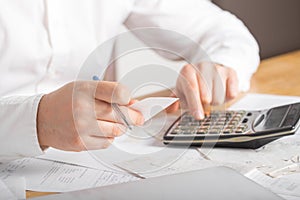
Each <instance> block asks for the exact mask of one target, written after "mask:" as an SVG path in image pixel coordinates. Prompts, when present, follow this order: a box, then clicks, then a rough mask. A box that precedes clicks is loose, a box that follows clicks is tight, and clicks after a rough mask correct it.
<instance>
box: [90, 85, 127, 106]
mask: <svg viewBox="0 0 300 200" xmlns="http://www.w3.org/2000/svg"><path fill="white" fill-rule="evenodd" d="M95 98H96V99H98V100H101V101H105V102H107V103H117V104H119V105H128V104H129V102H130V99H131V98H130V92H129V90H128V89H127V88H126V87H125V86H124V85H121V84H119V83H117V82H109V81H98V82H97V88H96V92H95Z"/></svg>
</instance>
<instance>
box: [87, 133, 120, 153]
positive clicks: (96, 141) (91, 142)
mask: <svg viewBox="0 0 300 200" xmlns="http://www.w3.org/2000/svg"><path fill="white" fill-rule="evenodd" d="M113 141H114V138H106V137H96V136H91V137H88V138H87V139H85V141H84V145H85V150H98V149H106V148H108V147H109V146H110V145H111V144H112V143H113Z"/></svg>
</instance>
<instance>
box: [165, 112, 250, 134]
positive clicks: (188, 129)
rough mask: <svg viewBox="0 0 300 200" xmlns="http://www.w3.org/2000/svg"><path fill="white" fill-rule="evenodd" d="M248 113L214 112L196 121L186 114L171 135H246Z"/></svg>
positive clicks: (247, 130)
mask: <svg viewBox="0 0 300 200" xmlns="http://www.w3.org/2000/svg"><path fill="white" fill-rule="evenodd" d="M248 116H251V114H249V113H247V112H246V111H226V112H220V111H219V112H217V111H215V112H212V113H211V114H210V115H209V116H206V117H205V118H204V119H203V120H196V119H195V118H194V117H193V116H191V115H190V114H189V113H184V114H183V115H182V116H181V118H180V120H179V122H178V123H177V127H175V128H173V129H172V131H171V132H170V133H169V134H171V135H174V136H175V135H205V134H206V135H216V134H221V135H222V134H224V135H226V134H244V133H247V132H249V128H250V127H249V125H248V123H247V122H248V118H247V117H248Z"/></svg>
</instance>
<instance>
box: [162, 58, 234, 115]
mask: <svg viewBox="0 0 300 200" xmlns="http://www.w3.org/2000/svg"><path fill="white" fill-rule="evenodd" d="M237 94H238V78H237V75H236V72H235V71H234V70H233V69H231V68H228V67H224V66H221V65H217V64H211V63H201V64H198V65H191V64H188V65H185V66H184V67H183V68H182V70H181V72H180V75H179V77H178V79H177V84H176V96H177V97H179V98H180V103H181V106H182V107H183V108H188V109H189V111H190V112H191V114H192V115H193V116H194V117H195V118H196V119H203V117H204V107H205V106H208V105H219V104H222V103H224V102H225V101H228V100H231V99H233V98H235V97H236V96H237ZM178 107H179V104H178V103H177V104H174V105H173V106H171V107H170V108H169V109H168V111H169V112H173V111H176V110H177V109H178Z"/></svg>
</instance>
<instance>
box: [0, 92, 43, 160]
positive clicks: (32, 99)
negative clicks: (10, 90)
mask: <svg viewBox="0 0 300 200" xmlns="http://www.w3.org/2000/svg"><path fill="white" fill-rule="evenodd" d="M42 96H43V95H36V96H28V97H25V96H24V97H23V96H12V97H3V98H0V119H1V123H0V160H1V161H7V160H12V159H17V158H22V157H28V156H37V155H41V154H43V151H42V150H41V148H40V146H39V142H38V137H37V128H36V127H37V126H36V117H37V111H38V105H39V102H40V100H41V98H42Z"/></svg>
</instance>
